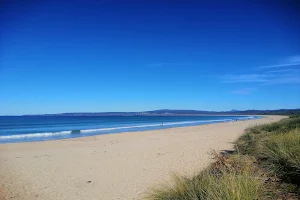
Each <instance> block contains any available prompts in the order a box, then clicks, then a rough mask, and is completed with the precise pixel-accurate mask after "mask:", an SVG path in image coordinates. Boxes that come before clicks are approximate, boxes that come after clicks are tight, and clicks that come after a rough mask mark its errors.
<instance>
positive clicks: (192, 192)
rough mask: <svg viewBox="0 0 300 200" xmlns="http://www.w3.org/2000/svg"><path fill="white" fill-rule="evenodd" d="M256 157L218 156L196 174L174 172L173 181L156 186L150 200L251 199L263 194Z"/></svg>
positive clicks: (149, 194) (151, 192)
mask: <svg viewBox="0 0 300 200" xmlns="http://www.w3.org/2000/svg"><path fill="white" fill-rule="evenodd" d="M253 161H254V160H253V158H250V157H241V156H238V157H237V156H232V157H224V156H221V155H217V156H216V162H215V163H214V164H213V165H212V166H211V167H210V168H209V169H207V170H205V171H203V172H202V173H200V174H199V175H198V176H195V177H193V178H188V177H183V176H176V175H174V176H173V179H172V180H173V184H172V185H167V184H164V185H160V186H158V187H156V188H153V189H152V190H151V191H150V192H149V193H148V196H147V198H146V199H149V200H202V199H207V200H214V199H225V200H226V199H228V200H242V199H243V200H248V199H249V200H250V199H251V200H252V199H260V198H261V197H262V195H263V194H264V190H263V179H262V173H258V171H257V168H256V167H254V166H255V165H253Z"/></svg>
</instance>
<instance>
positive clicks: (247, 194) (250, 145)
mask: <svg viewBox="0 0 300 200" xmlns="http://www.w3.org/2000/svg"><path fill="white" fill-rule="evenodd" d="M235 146H236V151H235V152H234V153H233V154H230V155H226V156H223V155H220V154H218V153H215V159H216V161H215V162H214V163H213V164H212V165H211V166H210V167H209V168H208V169H206V170H205V171H203V172H201V173H200V174H199V175H197V176H195V177H193V178H188V177H183V176H178V175H174V176H173V182H172V183H173V184H171V185H170V184H164V185H160V186H157V187H155V188H152V189H151V190H150V191H149V192H148V194H147V196H146V199H148V200H202V199H207V200H219V199H225V200H242V199H245V200H247V199H249V200H250V199H251V200H252V199H298V198H299V195H300V192H299V191H300V190H299V188H300V116H299V115H298V116H291V117H290V118H288V119H284V120H281V121H279V122H275V123H272V124H267V125H260V126H255V127H252V128H250V129H248V130H246V131H245V134H244V135H243V136H242V137H240V139H239V140H238V141H237V142H236V145H235Z"/></svg>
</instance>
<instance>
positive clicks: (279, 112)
mask: <svg viewBox="0 0 300 200" xmlns="http://www.w3.org/2000/svg"><path fill="white" fill-rule="evenodd" d="M294 114H300V109H279V110H243V111H240V110H235V109H233V110H230V111H202V110H172V109H161V110H152V111H144V112H81V113H76V112H75V113H59V114H40V115H34V116H158V115H159V116H171V115H294ZM25 116H32V115H25Z"/></svg>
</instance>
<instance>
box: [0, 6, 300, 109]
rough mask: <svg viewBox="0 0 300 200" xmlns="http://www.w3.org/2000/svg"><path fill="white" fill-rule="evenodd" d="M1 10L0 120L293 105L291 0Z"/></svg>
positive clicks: (298, 91) (296, 72)
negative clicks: (44, 115) (64, 114)
mask: <svg viewBox="0 0 300 200" xmlns="http://www.w3.org/2000/svg"><path fill="white" fill-rule="evenodd" d="M0 9H1V10H0V11H1V12H0V13H1V14H0V16H1V26H2V28H1V31H0V34H1V35H0V39H1V41H0V42H1V47H0V48H1V49H0V91H1V92H0V115H19V114H34V113H36V114H37V113H61V112H101V111H144V110H152V109H163V108H169V109H197V110H231V109H241V110H244V109H279V108H300V37H299V35H300V25H299V19H300V15H299V12H297V11H299V5H298V4H297V1H272V4H271V3H268V1H237V0H236V1H226V3H225V1H163V0H162V1H137V0H136V1H126V3H125V1H72V3H70V2H64V1H56V0H53V1H25V2H23V1H7V2H6V3H4V4H3V6H2V7H1V8H0Z"/></svg>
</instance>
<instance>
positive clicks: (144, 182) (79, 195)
mask: <svg viewBox="0 0 300 200" xmlns="http://www.w3.org/2000/svg"><path fill="white" fill-rule="evenodd" d="M282 118H284V117H283V116H268V117H265V118H262V119H256V120H248V121H237V122H227V123H218V124H209V125H201V126H191V127H181V128H171V129H164V130H155V131H145V132H128V133H119V134H108V135H99V136H91V137H83V138H76V139H67V140H55V141H44V142H29V143H12V144H0V180H1V184H0V199H1V198H2V199H13V200H14V199H16V200H21V199H22V200H35V199H41V200H49V199H50V200H52V199H53V200H58V199H73V200H74V199H78V200H79V199H89V200H91V199H97V200H98V199H101V200H102V199H103V200H110V199H113V200H114V199H122V200H129V199H142V198H143V196H144V194H145V192H146V191H147V189H149V188H150V187H151V186H154V185H157V184H160V183H163V182H165V181H168V180H169V178H170V175H171V174H172V173H178V174H182V175H193V174H195V173H198V172H199V171H200V170H203V169H204V168H205V167H206V166H208V165H209V164H210V163H211V162H212V159H211V155H210V152H211V151H212V150H217V151H220V150H230V149H232V148H233V144H232V142H234V141H235V140H236V139H237V138H238V137H239V136H241V135H242V134H243V132H244V130H245V129H246V128H249V127H251V126H255V125H256V124H263V123H270V122H275V121H278V120H280V119H282Z"/></svg>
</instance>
